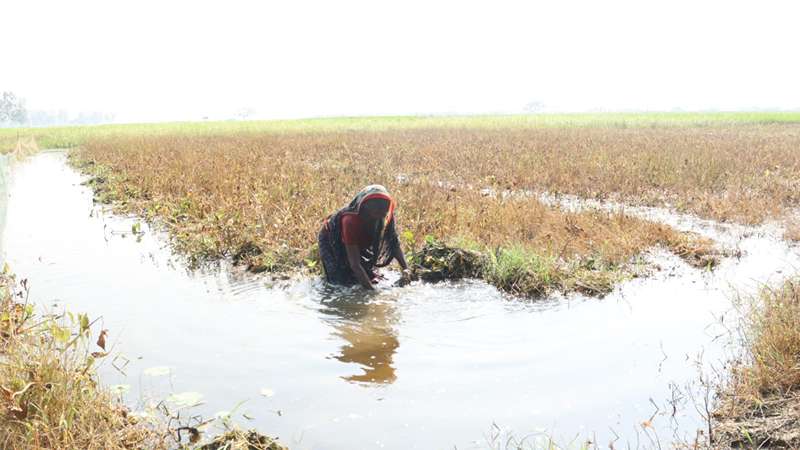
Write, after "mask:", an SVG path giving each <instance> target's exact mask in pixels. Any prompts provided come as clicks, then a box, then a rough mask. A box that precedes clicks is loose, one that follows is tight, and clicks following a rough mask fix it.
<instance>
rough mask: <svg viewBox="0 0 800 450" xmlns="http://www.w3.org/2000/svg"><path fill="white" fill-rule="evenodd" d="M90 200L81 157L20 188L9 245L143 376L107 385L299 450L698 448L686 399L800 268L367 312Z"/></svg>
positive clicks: (417, 288) (129, 370)
mask: <svg viewBox="0 0 800 450" xmlns="http://www.w3.org/2000/svg"><path fill="white" fill-rule="evenodd" d="M80 182H81V177H80V176H79V175H78V174H77V173H76V172H74V171H73V170H72V169H70V168H69V167H67V166H66V164H65V157H64V155H63V154H61V153H43V154H40V155H37V156H35V157H33V158H30V159H29V160H27V161H25V162H23V163H20V164H18V165H17V166H16V167H14V169H13V171H12V175H11V177H10V183H9V193H10V198H9V200H8V214H7V220H6V227H5V230H4V231H3V239H2V244H3V250H4V251H5V255H6V257H7V259H8V261H9V263H10V265H11V267H12V269H13V270H14V271H15V272H16V273H17V274H19V275H20V276H22V277H25V278H28V279H29V280H30V285H31V286H32V291H31V298H33V299H34V300H35V301H36V302H38V303H39V304H41V305H43V306H44V307H47V308H50V309H53V310H56V311H60V310H62V309H69V310H71V311H75V312H88V313H89V314H90V316H92V317H102V327H103V328H107V329H109V330H110V335H109V336H110V340H111V341H112V342H113V343H114V354H115V355H119V356H118V357H117V359H116V361H115V363H114V364H113V365H116V366H118V367H120V368H121V369H122V370H123V371H124V374H123V373H122V372H121V371H120V370H118V369H117V368H114V367H113V365H112V364H111V362H112V361H111V360H110V358H108V359H106V360H105V361H104V365H103V366H102V367H101V376H102V379H103V381H104V382H105V383H106V384H108V385H118V384H119V385H128V386H130V391H129V392H127V394H125V399H126V401H127V402H128V403H129V404H130V405H132V406H133V407H134V408H135V409H139V410H146V408H147V404H148V402H149V401H150V400H152V399H159V398H164V397H166V396H168V395H170V394H173V393H182V392H196V393H199V394H202V401H203V402H204V403H203V404H201V405H200V406H196V407H193V408H191V409H189V410H188V411H186V412H184V413H183V417H186V416H188V415H192V414H202V415H204V416H206V417H211V416H214V415H215V414H217V413H218V412H220V411H231V410H233V409H235V407H236V406H237V404H239V403H240V402H244V403H242V404H241V405H240V406H239V407H238V409H235V411H234V412H233V417H234V420H235V421H236V422H238V423H239V424H241V425H243V426H248V427H252V426H254V427H257V428H259V429H261V430H262V431H264V432H267V433H269V434H274V435H277V436H279V437H280V438H281V440H282V441H283V442H284V443H286V444H289V445H290V446H291V448H294V449H361V448H391V449H408V448H425V449H428V448H453V447H454V446H455V447H456V448H459V449H466V448H486V447H487V441H490V440H491V436H492V435H493V434H501V435H505V434H506V433H512V434H513V435H515V436H517V437H518V438H522V437H525V436H528V435H533V436H539V435H540V434H541V433H543V432H544V433H546V434H548V435H552V436H554V437H555V438H556V440H558V441H559V442H562V443H568V442H570V441H572V440H573V439H574V438H575V437H576V436H579V437H581V438H582V437H592V438H593V439H596V441H597V442H599V443H600V444H602V445H605V443H606V442H608V441H611V440H614V439H617V444H616V445H617V447H619V446H620V445H621V444H622V443H624V442H629V443H631V444H632V445H636V444H637V443H640V444H641V445H643V446H649V445H650V444H651V443H652V442H654V441H651V439H656V437H655V436H657V439H658V440H659V441H660V442H670V441H672V440H673V439H674V436H675V435H677V436H678V437H681V438H686V439H691V438H692V437H693V436H694V434H695V430H696V429H697V428H698V427H701V426H702V420H701V418H700V415H699V414H698V412H697V410H696V408H695V407H694V405H693V404H692V403H691V401H688V399H684V401H683V402H680V401H679V402H678V408H677V412H676V413H675V415H674V416H673V415H672V410H671V407H670V406H669V403H670V400H671V399H673V398H677V397H676V396H675V394H674V392H673V390H672V389H671V387H670V386H671V384H677V385H679V386H682V385H684V384H685V383H687V382H689V381H691V380H694V379H696V377H697V367H696V366H697V365H696V360H697V359H698V355H702V358H701V362H700V365H701V366H703V367H706V368H707V367H708V366H709V365H710V364H717V363H718V362H719V361H720V359H722V358H725V357H726V356H727V352H728V351H729V349H728V348H727V347H726V345H725V342H726V341H727V340H726V339H725V338H719V336H720V335H725V333H726V330H725V327H726V325H727V324H728V323H729V322H731V316H732V315H733V314H734V312H733V309H732V300H731V298H732V297H731V295H730V294H731V292H732V289H733V288H741V289H753V288H754V287H755V286H757V285H758V284H759V283H763V282H767V281H770V280H777V279H780V277H781V276H782V275H783V274H786V273H788V272H790V271H791V270H793V268H795V267H800V258H799V257H798V254H797V252H796V251H794V250H792V249H791V248H789V247H787V246H786V245H785V244H784V243H783V242H781V241H780V240H779V239H778V238H776V237H774V235H775V233H772V232H771V231H770V230H767V229H764V230H755V229H722V230H720V229H716V228H714V230H713V233H718V234H720V235H724V237H725V240H726V242H728V243H731V244H732V245H735V246H738V247H739V248H740V249H741V250H742V251H743V256H742V257H741V258H740V259H728V260H726V261H725V262H724V263H723V264H722V266H721V267H720V268H719V269H718V270H716V271H715V272H713V273H708V272H703V271H698V270H694V269H691V268H689V267H687V266H686V265H685V264H683V263H682V262H681V261H680V260H678V259H677V258H674V257H672V256H669V255H667V254H664V253H663V252H658V251H654V252H653V253H652V254H651V255H650V256H649V257H650V258H651V259H652V260H653V261H654V262H655V263H656V264H658V265H659V266H660V267H661V270H660V271H657V272H655V273H654V274H653V276H652V277H650V278H647V279H638V280H633V281H630V282H627V283H624V284H622V285H621V286H619V287H618V288H617V289H616V290H615V291H614V292H613V293H612V294H611V295H609V296H607V297H606V298H604V299H601V300H599V299H587V298H583V297H581V296H568V297H553V298H550V299H545V300H538V301H526V300H520V299H514V298H509V297H506V296H504V295H502V294H500V293H499V292H498V291H497V290H495V289H494V288H492V287H490V286H487V285H486V284H484V283H480V282H469V281H467V282H460V283H452V284H443V285H436V286H430V285H412V286H409V287H406V288H393V287H390V286H389V283H387V285H386V286H383V287H382V289H381V290H380V291H379V292H378V293H376V294H365V293H362V292H360V291H359V290H357V289H355V290H354V289H334V288H329V287H326V286H324V285H323V284H322V283H321V282H320V281H319V280H316V279H301V280H290V281H282V282H273V281H270V280H269V279H267V278H256V277H253V276H239V275H236V274H235V273H234V272H232V271H230V270H228V269H227V268H225V267H222V268H218V269H215V270H211V269H209V270H206V271H203V272H194V273H192V272H189V271H187V270H186V269H185V267H184V265H183V264H181V262H180V260H179V259H176V258H175V257H174V256H173V255H172V254H171V253H170V251H169V249H168V248H167V246H166V245H167V244H166V239H165V238H164V236H163V235H162V234H160V233H158V232H156V231H153V230H150V229H148V228H147V227H146V226H144V225H143V226H142V230H143V231H144V233H143V234H142V235H141V236H138V237H137V236H133V235H132V234H131V228H132V225H133V224H134V223H136V222H137V221H136V219H134V218H120V217H117V216H114V215H111V214H108V213H104V212H102V211H101V210H100V209H99V208H97V207H95V206H94V205H93V203H92V197H91V193H90V191H89V190H88V188H86V187H83V186H81V185H80ZM692 226H695V225H692ZM697 227H700V228H702V227H701V226H700V225H697ZM701 231H702V230H701ZM711 232H712V231H709V233H711ZM389 278H390V281H391V276H390V277H389ZM263 394H266V395H263ZM651 400H652V401H651ZM654 404H655V405H658V407H659V409H658V410H657V409H656V406H654ZM654 414H655V415H654ZM245 415H246V417H245ZM650 419H652V425H653V426H652V428H649V427H648V428H642V427H641V423H642V422H643V421H646V420H650ZM493 424H495V425H496V427H495V426H493ZM498 429H499V430H500V431H498ZM530 439H534V438H530ZM531 442H533V441H531Z"/></svg>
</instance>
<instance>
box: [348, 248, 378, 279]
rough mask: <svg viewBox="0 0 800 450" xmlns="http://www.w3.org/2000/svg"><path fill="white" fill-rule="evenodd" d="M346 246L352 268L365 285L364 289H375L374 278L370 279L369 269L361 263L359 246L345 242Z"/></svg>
mask: <svg viewBox="0 0 800 450" xmlns="http://www.w3.org/2000/svg"><path fill="white" fill-rule="evenodd" d="M344 248H345V251H346V252H347V262H348V263H349V264H350V269H351V270H352V271H353V274H355V276H356V280H358V282H359V283H361V286H364V289H369V290H374V289H375V287H373V286H372V280H370V279H369V276H368V275H367V271H366V270H364V266H362V265H361V251H360V250H359V248H358V246H357V245H347V244H345V246H344Z"/></svg>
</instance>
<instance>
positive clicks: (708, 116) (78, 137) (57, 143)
mask: <svg viewBox="0 0 800 450" xmlns="http://www.w3.org/2000/svg"><path fill="white" fill-rule="evenodd" d="M731 123H735V124H774V123H800V112H713V113H684V112H654V113H570V114H525V115H476V116H383V117H334V118H314V119H299V120H267V121H221V122H171V123H152V124H125V125H91V126H61V127H47V128H0V145H3V146H6V145H7V143H8V142H10V141H15V139H16V137H17V136H22V137H34V138H35V139H36V140H37V143H38V144H39V147H41V148H69V147H75V146H78V145H81V144H82V143H83V142H85V141H86V140H87V139H89V138H96V137H106V136H141V135H148V136H154V135H166V134H187V135H226V134H230V135H240V134H264V133H314V132H331V131H382V130H397V129H401V130H402V129H420V128H452V127H464V128H536V127H586V126H596V127H621V128H627V127H631V128H637V127H669V126H712V125H723V124H731Z"/></svg>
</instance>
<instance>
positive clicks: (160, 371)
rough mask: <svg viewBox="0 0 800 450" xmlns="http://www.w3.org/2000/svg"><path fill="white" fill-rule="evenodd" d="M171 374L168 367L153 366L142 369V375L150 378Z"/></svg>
mask: <svg viewBox="0 0 800 450" xmlns="http://www.w3.org/2000/svg"><path fill="white" fill-rule="evenodd" d="M171 372H172V369H170V368H169V366H154V367H148V368H147V369H144V372H143V373H144V374H145V375H148V376H151V377H161V376H164V375H169V374H170V373H171Z"/></svg>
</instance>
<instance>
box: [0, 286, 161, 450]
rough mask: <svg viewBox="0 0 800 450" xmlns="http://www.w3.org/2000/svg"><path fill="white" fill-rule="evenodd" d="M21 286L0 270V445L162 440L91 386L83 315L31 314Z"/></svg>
mask: <svg viewBox="0 0 800 450" xmlns="http://www.w3.org/2000/svg"><path fill="white" fill-rule="evenodd" d="M25 286H26V285H25V283H23V287H25ZM24 293H25V291H24V290H21V291H17V290H15V288H14V282H13V279H12V278H11V277H10V276H9V275H7V274H3V275H1V276H0V448H7V449H29V448H53V449H56V448H81V449H133V448H167V445H166V442H167V441H166V438H167V436H166V435H165V434H164V433H161V432H158V431H156V430H155V429H154V428H151V427H147V426H143V425H142V424H139V423H137V422H136V420H135V419H133V418H132V417H129V416H128V414H127V410H126V408H125V407H124V406H122V405H121V404H119V403H118V402H117V401H115V400H114V399H113V397H112V395H111V394H110V393H109V392H108V391H106V390H104V389H102V388H100V387H98V385H97V380H96V378H95V375H94V368H93V365H94V360H95V358H96V357H98V358H99V357H102V355H104V351H103V349H102V348H98V349H97V350H98V352H96V353H95V354H94V356H93V355H91V354H89V353H88V351H86V350H84V349H83V348H81V347H82V346H84V345H85V344H86V339H87V337H88V333H89V326H90V325H89V322H88V318H86V316H77V318H74V317H73V316H71V317H72V318H73V319H74V322H75V323H74V324H72V323H71V321H70V322H69V324H65V323H64V322H65V321H66V320H67V318H65V317H64V318H62V319H63V320H61V321H59V320H57V318H55V317H37V316H35V315H34V312H33V308H32V307H31V306H30V305H28V304H27V303H26V302H24ZM21 301H23V302H22V303H21Z"/></svg>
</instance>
